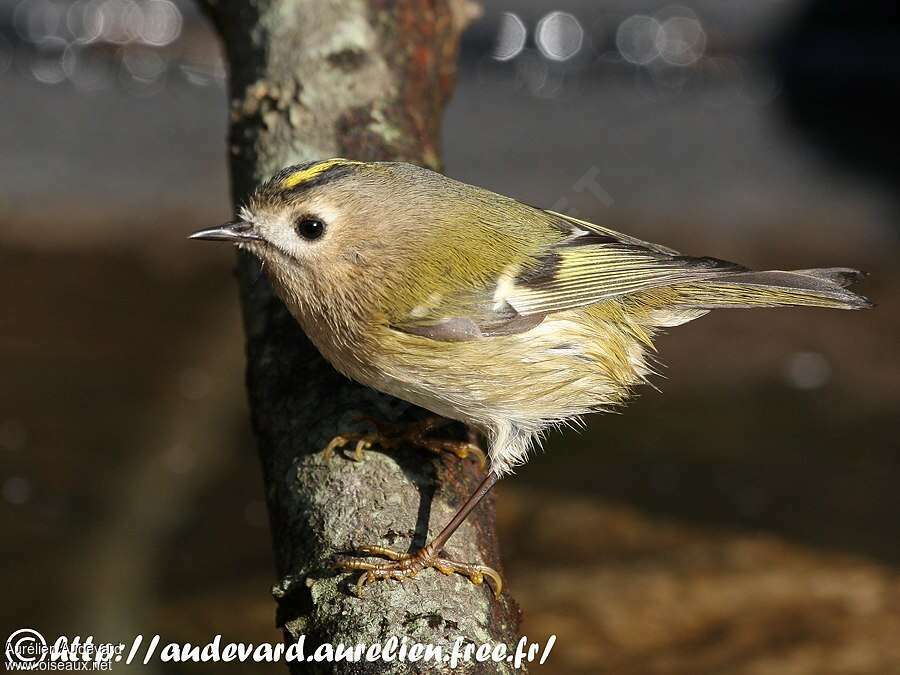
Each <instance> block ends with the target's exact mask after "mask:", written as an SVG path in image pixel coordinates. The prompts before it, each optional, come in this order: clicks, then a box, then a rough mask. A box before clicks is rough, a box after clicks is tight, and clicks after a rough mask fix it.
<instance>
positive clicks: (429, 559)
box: [337, 471, 503, 598]
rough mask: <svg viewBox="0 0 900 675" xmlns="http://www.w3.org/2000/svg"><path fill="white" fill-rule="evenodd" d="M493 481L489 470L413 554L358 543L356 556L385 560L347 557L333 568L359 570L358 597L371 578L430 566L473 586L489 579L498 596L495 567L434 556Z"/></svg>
mask: <svg viewBox="0 0 900 675" xmlns="http://www.w3.org/2000/svg"><path fill="white" fill-rule="evenodd" d="M497 480H498V479H497V476H496V474H494V472H492V471H489V472H488V475H487V476H485V478H484V480H483V481H481V484H480V485H479V486H478V488H477V489H476V490H475V492H473V493H472V496H470V497H469V498H468V499H467V500H466V503H465V504H463V505H462V507H461V508H460V509H459V511H457V512H456V514H455V515H454V516H453V518H452V519H451V520H450V522H449V523H447V525H446V526H445V527H444V529H443V530H441V532H440V534H438V535H437V536H436V537H435V538H434V539H432V540H431V542H429V543H428V544H426V545H425V546H424V547H423V548H421V549H419V550H418V551H416V552H415V553H397V552H396V551H394V550H393V549H389V548H385V547H384V546H360V547H358V548H357V549H355V550H354V551H353V554H355V555H357V556H360V557H375V558H384V559H386V560H387V562H369V561H367V560H352V559H351V560H342V561H340V562H338V563H337V567H338V568H339V569H342V570H351V571H359V572H361V574H360V575H359V578H358V579H357V580H356V587H355V588H356V594H357V595H359V596H362V594H363V589H364V588H365V587H366V585H367V584H370V583H372V582H373V581H381V580H385V579H393V580H395V581H405V580H406V579H411V578H412V577H414V576H416V574H418V573H419V572H420V571H421V570H423V569H426V568H429V567H431V568H434V569H436V570H437V571H438V572H441V573H442V574H446V575H448V576H449V575H451V574H461V575H463V576H465V577H468V578H469V581H471V582H472V583H473V584H476V585H479V584H482V583H484V580H485V579H489V580H490V582H491V586H492V587H493V591H494V597H495V598H499V597H500V592H501V591H502V590H503V580H502V579H501V577H500V575H499V574H498V573H497V571H496V570H494V569H493V568H491V567H488V566H487V565H477V564H474V563H460V562H456V561H455V560H450V559H449V558H443V557H441V556H440V555H438V554H439V553H441V550H442V549H443V548H444V544H446V543H447V540H448V539H449V538H450V537H451V536H452V535H453V533H454V532H456V530H457V528H459V526H460V525H462V523H463V521H464V520H465V519H466V518H467V517H468V515H469V514H470V513H471V512H472V510H473V509H474V508H475V507H476V506H478V504H479V502H481V500H482V499H484V497H485V495H487V493H488V492H490V490H491V488H492V487H494V485H496V483H497Z"/></svg>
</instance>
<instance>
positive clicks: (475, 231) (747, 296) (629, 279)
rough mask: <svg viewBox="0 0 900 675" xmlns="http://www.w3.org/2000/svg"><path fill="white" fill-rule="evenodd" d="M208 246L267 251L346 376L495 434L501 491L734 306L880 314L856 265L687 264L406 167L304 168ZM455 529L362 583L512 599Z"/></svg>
mask: <svg viewBox="0 0 900 675" xmlns="http://www.w3.org/2000/svg"><path fill="white" fill-rule="evenodd" d="M192 236H193V237H195V238H201V239H218V240H225V241H229V242H234V243H235V244H237V245H238V246H239V247H240V248H242V249H245V250H247V251H250V252H251V253H253V254H254V255H256V256H258V257H259V258H260V260H262V261H263V262H264V268H265V270H266V272H267V273H268V275H269V278H270V279H271V282H272V284H273V286H274V288H275V290H276V292H277V293H278V295H279V296H280V297H281V299H282V300H283V301H284V303H285V304H286V306H287V307H288V309H289V310H290V312H291V313H292V314H293V316H294V317H295V318H296V319H297V321H298V322H299V323H300V325H301V326H302V327H303V329H304V331H305V332H306V334H307V335H308V336H309V338H310V339H311V340H312V342H313V343H314V344H315V345H316V347H317V348H318V349H319V351H320V352H321V353H322V354H323V356H324V357H325V358H326V359H328V361H330V362H331V363H332V364H333V365H334V367H335V368H336V369H337V370H339V371H340V372H342V373H343V374H345V375H346V376H348V377H350V378H352V379H354V380H356V381H358V382H361V383H363V384H365V385H368V386H370V387H373V388H375V389H378V390H380V391H383V392H386V393H388V394H391V395H393V396H396V397H398V398H401V399H404V400H406V401H409V402H411V403H414V404H416V405H419V406H421V407H423V408H426V409H428V410H430V411H432V412H434V413H436V414H438V415H441V416H443V417H446V418H451V419H454V420H460V421H462V422H465V423H466V424H468V425H471V426H473V427H475V428H476V429H478V430H480V431H481V432H483V434H484V436H485V437H486V439H487V441H488V454H489V457H490V471H489V474H488V477H487V478H486V479H485V483H483V485H482V489H483V492H484V493H486V492H487V490H488V489H490V487H491V486H492V485H493V484H494V482H495V481H496V479H497V478H498V477H500V476H503V475H505V474H508V473H510V472H511V471H512V470H513V468H514V467H515V466H516V465H518V464H521V463H523V462H525V461H526V460H527V458H528V455H529V451H530V450H531V449H532V447H533V446H534V444H535V442H536V440H537V439H539V438H540V437H541V434H542V432H544V431H545V430H546V429H547V428H548V427H552V426H555V425H559V424H562V423H566V422H572V421H574V420H576V419H577V418H579V417H580V416H583V415H585V414H588V413H591V412H596V411H603V410H607V409H609V408H612V407H615V406H618V405H619V404H621V403H622V402H623V401H624V400H625V399H626V398H627V397H628V395H629V392H630V391H631V390H632V389H633V387H634V386H635V385H637V384H640V383H642V382H644V381H645V380H646V379H647V378H648V376H649V375H650V374H651V373H652V372H653V371H652V368H651V365H650V364H649V363H648V358H647V354H648V352H649V351H650V350H652V346H653V338H654V336H655V335H656V334H657V333H658V332H659V331H660V330H661V329H664V328H669V327H672V326H678V325H680V324H683V323H686V322H688V321H692V320H693V319H696V318H698V317H700V316H703V315H704V314H706V313H707V312H709V311H710V310H713V309H717V308H724V307H729V308H730V307H741V308H744V307H746V308H750V307H777V306H790V305H804V306H812V307H829V308H835V309H860V308H865V307H868V306H870V305H869V302H868V301H867V300H866V299H865V298H863V297H861V296H859V295H857V294H855V293H853V292H851V291H849V290H847V286H849V285H850V284H851V283H853V282H855V281H857V280H858V279H859V278H860V277H861V273H860V272H858V271H856V270H853V269H847V268H827V269H807V270H792V271H763V272H760V271H753V270H750V269H747V268H746V267H743V266H741V265H739V264H735V263H732V262H727V261H724V260H718V259H716V258H708V257H693V256H688V255H682V254H681V253H678V252H677V251H674V250H672V249H670V248H668V247H666V246H661V245H659V244H653V243H650V242H646V241H641V240H640V239H637V238H635V237H631V236H628V235H626V234H622V233H619V232H615V231H613V230H610V229H608V228H606V227H603V226H600V225H596V224H593V223H589V222H586V221H584V220H580V219H578V218H572V217H570V216H566V215H564V214H561V213H555V212H553V211H547V210H542V209H539V208H535V207H532V206H528V205H526V204H523V203H521V202H518V201H516V200H514V199H511V198H509V197H504V196H502V195H499V194H495V193H493V192H490V191H488V190H484V189H482V188H479V187H475V186H471V185H467V184H464V183H461V182H458V181H456V180H452V179H450V178H447V177H446V176H443V175H441V174H438V173H435V172H433V171H429V170H427V169H423V168H421V167H418V166H413V165H410V164H403V163H394V162H357V161H351V160H346V159H329V160H325V161H317V162H309V163H305V164H301V165H297V166H292V167H288V168H286V169H284V170H282V171H280V172H279V173H278V174H276V175H275V176H274V177H273V178H272V179H271V180H269V181H268V182H266V183H265V184H263V185H261V186H260V187H259V188H258V189H257V190H256V192H255V193H254V194H253V195H252V196H251V197H250V199H249V201H248V202H247V204H246V205H245V206H244V207H243V208H242V209H241V211H240V219H239V220H237V221H235V222H232V223H228V224H226V225H223V226H222V227H219V228H215V229H211V230H204V231H201V232H198V233H196V234H195V235H192ZM480 496H483V493H482V495H479V494H478V493H476V495H473V500H474V503H470V502H472V500H470V502H467V505H466V507H464V508H463V509H462V510H461V511H463V510H465V509H466V508H468V511H471V508H474V505H475V504H477V502H478V499H480ZM468 511H465V514H463V516H462V517H463V518H464V517H465V515H466V514H468ZM458 515H459V514H458ZM454 520H457V519H454ZM459 520H460V522H461V521H462V519H459ZM451 524H453V523H451ZM456 524H457V525H458V523H456ZM448 527H449V526H448ZM446 529H447V528H445V531H446ZM453 529H455V528H453ZM449 534H452V530H450V533H449ZM449 534H446V536H443V535H444V532H442V534H441V535H439V537H438V539H437V540H436V541H435V542H432V544H434V545H431V544H430V545H429V546H426V547H425V549H423V551H420V552H419V553H417V554H416V555H414V556H406V557H405V558H404V556H396V558H393V557H392V555H391V554H390V553H389V552H388V549H383V548H382V547H378V546H375V547H367V548H365V549H364V550H363V551H361V553H362V554H365V555H367V556H376V557H386V558H388V560H387V561H386V562H380V563H369V562H363V561H361V560H359V561H350V562H351V563H353V564H348V565H346V566H347V568H348V569H356V570H359V571H360V572H362V576H361V577H360V589H361V588H362V586H363V585H365V583H368V582H369V581H373V580H376V579H382V578H401V577H403V576H412V575H414V574H415V573H416V572H418V571H419V570H420V569H422V568H424V567H438V568H439V569H440V564H450V565H458V566H459V567H458V568H452V567H451V568H446V569H444V570H442V571H445V572H446V571H448V569H449V571H450V572H458V573H461V574H465V575H466V576H468V577H469V578H470V579H473V581H476V580H477V579H478V574H481V576H482V578H483V577H484V576H485V575H487V577H488V578H490V579H491V580H492V582H493V585H494V589H495V591H499V576H497V577H496V578H494V577H493V576H491V573H493V570H490V568H484V567H483V566H479V565H465V564H459V563H454V562H453V561H450V560H448V559H444V558H439V557H438V554H439V553H440V548H441V547H442V545H443V543H444V542H445V541H446V539H447V538H449ZM442 536H443V539H442V540H441V537H442ZM429 547H431V550H429ZM356 563H358V564H356ZM478 568H480V569H478ZM493 574H496V573H493Z"/></svg>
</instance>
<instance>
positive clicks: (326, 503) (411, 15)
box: [204, 0, 519, 673]
mask: <svg viewBox="0 0 900 675" xmlns="http://www.w3.org/2000/svg"><path fill="white" fill-rule="evenodd" d="M204 8H205V10H206V11H207V13H208V15H209V16H210V17H211V18H212V20H213V22H214V23H215V25H216V27H217V29H218V31H219V33H220V35H221V37H222V41H223V46H224V50H225V53H226V56H227V60H228V65H229V87H230V101H231V103H230V110H231V113H230V114H231V118H230V121H231V130H230V140H229V149H230V159H231V177H232V193H233V199H234V202H235V205H236V206H237V205H239V204H240V203H241V202H242V201H243V200H244V199H245V198H246V196H247V195H248V194H249V192H250V191H251V190H252V189H253V187H254V186H255V185H257V184H258V183H259V182H260V181H261V180H263V179H265V178H266V177H267V176H269V175H271V174H272V173H274V172H275V171H276V170H278V169H280V168H282V167H284V166H287V165H289V164H293V163H297V162H301V161H306V160H309V159H317V158H325V157H331V156H346V157H350V158H353V159H360V160H387V159H391V160H404V161H410V162H415V163H418V164H421V165H425V166H429V167H432V168H435V169H438V168H439V165H440V160H439V143H438V138H439V130H440V120H441V114H442V111H443V107H444V105H445V104H446V102H447V100H448V98H449V96H450V94H451V91H452V87H453V81H454V75H455V62H456V53H457V47H458V42H459V36H460V33H461V31H462V30H463V28H464V27H465V25H466V23H467V22H468V21H469V20H470V19H471V18H472V17H473V15H474V13H475V11H476V10H475V9H473V6H472V5H470V4H469V2H468V1H467V0H456V1H454V0H431V1H428V0H396V1H388V0H333V1H330V2H320V1H314V0H256V1H255V2H236V1H233V0H228V1H227V2H226V1H225V0H206V2H205V3H204ZM238 277H239V283H240V290H241V300H242V307H243V313H244V323H245V330H246V334H247V358H248V366H247V385H248V395H249V399H250V407H251V414H252V418H253V427H254V430H255V433H256V436H257V439H258V443H259V451H260V456H261V460H262V465H263V474H264V481H265V489H266V497H267V503H268V506H269V513H270V521H271V525H272V534H273V544H274V549H275V558H276V565H277V568H278V570H277V571H278V574H279V576H280V581H279V582H278V583H277V584H276V585H275V589H274V591H273V593H274V595H275V597H276V600H277V601H278V610H277V620H278V623H279V625H280V626H283V627H284V629H285V631H286V635H287V637H288V638H289V639H290V638H295V637H297V636H299V635H301V634H305V635H306V636H307V644H308V645H310V644H311V645H314V644H316V643H318V642H322V641H327V642H332V643H337V642H344V643H345V644H358V643H369V644H371V643H377V642H382V641H384V640H385V639H386V638H388V637H390V636H397V637H398V638H401V639H403V638H406V639H408V640H409V641H410V642H413V641H418V642H423V643H431V644H438V645H441V646H443V647H444V648H446V649H449V648H450V647H451V646H452V644H453V643H454V642H455V641H456V640H457V639H458V638H462V639H463V640H464V641H466V642H473V643H485V642H505V643H507V644H512V643H513V642H514V641H515V639H516V637H517V636H516V631H517V626H518V619H519V611H518V608H517V606H516V605H515V603H514V602H513V601H512V599H511V598H510V596H509V595H508V594H507V593H504V595H503V596H502V598H501V599H500V600H499V601H495V600H493V598H492V596H491V593H490V591H489V589H488V587H487V586H481V587H476V586H474V585H472V584H471V583H470V582H469V581H467V580H466V579H465V578H463V577H460V576H454V577H445V576H443V575H441V574H439V573H437V572H435V571H433V570H426V571H424V572H422V573H420V574H419V575H418V576H417V577H416V578H415V579H413V580H411V581H408V582H406V583H404V584H396V583H379V584H375V585H373V586H370V587H368V589H367V593H366V595H365V597H363V598H357V597H355V596H354V595H353V594H352V593H351V592H350V591H349V588H348V582H352V581H353V580H354V579H353V578H352V577H350V576H349V575H346V574H338V575H335V574H334V573H333V571H331V562H332V561H333V559H334V556H335V555H336V554H338V553H339V552H341V551H345V550H347V549H349V548H351V547H353V546H355V545H360V544H364V543H379V544H383V545H388V546H392V547H394V548H398V549H400V550H409V549H411V548H413V547H417V546H421V545H422V544H424V543H425V539H426V537H427V536H429V535H433V534H434V533H435V532H436V531H437V530H439V529H440V528H441V527H442V526H443V525H444V524H445V523H446V522H447V521H448V520H449V519H450V517H451V516H452V514H453V512H454V511H455V510H456V508H457V507H458V506H459V505H460V504H461V503H462V502H463V501H464V500H465V498H466V497H467V496H468V495H469V493H470V492H471V491H472V490H473V489H474V488H475V486H476V485H477V483H478V480H479V472H478V469H477V467H476V465H475V464H474V463H472V462H460V461H457V460H454V461H449V460H446V459H432V458H430V457H428V456H423V455H422V453H421V452H417V451H414V450H408V451H398V452H392V453H391V454H390V455H387V454H383V453H379V452H369V453H368V454H367V456H366V459H365V461H363V462H359V463H356V462H352V461H350V460H348V459H346V458H343V457H341V456H337V457H335V458H334V459H332V461H330V462H326V461H324V460H323V458H322V452H321V450H322V448H323V447H324V446H325V444H326V443H327V442H328V440H329V439H330V438H331V437H333V436H334V435H335V434H337V433H338V432H345V431H351V430H354V429H359V428H361V427H360V419H361V418H363V417H365V416H370V417H375V418H380V419H386V420H396V419H413V418H415V417H417V416H418V415H420V414H421V411H418V410H416V409H414V408H413V407H412V406H410V405H408V404H406V403H403V402H401V401H397V400H396V399H391V398H389V397H387V396H385V395H382V394H380V393H377V392H374V391H372V390H369V389H366V388H364V387H361V386H359V385H357V384H355V383H352V382H350V381H348V380H346V379H345V378H343V377H342V376H340V375H338V374H337V373H336V372H335V371H334V370H333V369H332V368H331V367H330V366H329V365H328V364H327V363H326V362H325V361H324V360H323V359H322V357H321V356H320V355H319V354H318V353H317V352H316V350H315V349H314V347H313V346H312V345H311V344H310V343H309V341H308V340H307V339H306V337H305V336H304V335H303V333H302V331H301V330H300V328H299V327H298V326H297V324H296V323H295V322H294V320H293V319H292V318H291V317H290V316H289V315H288V313H287V311H286V310H285V309H284V307H283V305H282V304H281V302H280V301H279V300H278V299H277V298H276V297H275V296H274V294H273V293H272V290H271V288H270V287H269V284H268V282H267V281H266V279H265V277H264V275H263V274H262V273H261V272H260V269H259V266H258V264H257V263H256V262H255V261H254V260H252V259H250V258H248V257H245V256H240V257H239V261H238ZM446 550H447V552H448V553H449V554H451V555H453V556H455V557H457V558H458V559H461V560H472V561H481V562H483V563H485V564H489V565H492V566H495V567H499V566H500V561H499V554H498V549H497V539H496V534H495V531H494V522H493V502H492V501H491V500H490V499H489V500H487V502H486V503H485V504H484V505H483V506H482V507H479V509H478V510H477V511H476V512H475V513H473V515H472V517H470V519H469V521H468V522H467V523H465V524H464V525H463V527H462V528H461V529H460V530H459V531H458V532H457V533H456V534H455V535H454V536H453V537H452V538H451V540H450V541H449V543H448V545H447V547H446ZM322 668H323V670H324V671H326V672H348V673H350V672H352V673H367V672H386V670H385V664H384V663H370V664H367V663H356V664H347V663H345V664H323V665H322ZM504 668H508V666H507V665H506V664H493V663H483V664H478V663H469V664H467V665H465V666H463V667H461V668H460V669H458V670H457V672H470V673H481V672H484V673H496V672H506V671H505V670H504ZM294 670H295V671H296V672H310V666H309V664H307V665H304V666H295V667H294ZM435 670H436V669H435V667H434V665H433V664H421V663H419V664H413V663H406V664H403V663H396V662H395V663H393V664H391V668H390V669H388V671H389V672H435Z"/></svg>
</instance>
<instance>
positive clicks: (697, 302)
mask: <svg viewBox="0 0 900 675" xmlns="http://www.w3.org/2000/svg"><path fill="white" fill-rule="evenodd" d="M864 276H865V274H864V273H863V272H860V271H858V270H854V269H849V268H846V267H828V268H824V269H812V270H793V271H790V272H781V271H769V272H753V271H746V272H744V271H741V272H733V273H726V274H722V275H721V276H716V277H713V278H710V279H704V280H701V281H694V282H689V283H683V284H675V285H672V286H670V287H669V288H668V290H670V291H671V292H672V293H673V294H674V297H673V299H672V304H674V305H675V306H677V307H682V308H684V309H686V310H709V309H718V308H722V307H785V306H798V305H800V306H808V307H830V308H833V309H865V308H867V307H871V306H872V303H871V302H869V300H868V299H866V298H864V297H863V296H861V295H857V294H856V293H854V292H853V291H850V290H847V289H848V287H849V286H850V285H852V284H854V283H856V282H857V281H859V280H860V279H862V278H863V277H864Z"/></svg>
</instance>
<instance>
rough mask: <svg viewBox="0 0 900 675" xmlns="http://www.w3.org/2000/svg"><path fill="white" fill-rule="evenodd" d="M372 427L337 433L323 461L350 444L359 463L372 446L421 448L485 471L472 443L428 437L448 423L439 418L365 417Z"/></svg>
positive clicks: (483, 460) (481, 453)
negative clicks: (398, 419)
mask: <svg viewBox="0 0 900 675" xmlns="http://www.w3.org/2000/svg"><path fill="white" fill-rule="evenodd" d="M365 419H366V421H367V422H369V423H370V424H372V426H374V427H375V431H370V432H365V433H362V432H353V433H347V434H340V435H338V436H335V437H334V438H332V439H331V441H330V442H329V443H328V445H327V446H325V449H324V451H323V453H322V454H323V458H324V459H325V461H326V462H327V461H330V460H331V458H332V457H333V456H334V453H335V451H337V450H340V449H341V448H344V447H347V446H348V445H351V444H353V459H354V461H357V462H359V461H361V460H362V459H363V456H364V454H365V451H366V450H368V449H369V448H371V447H372V446H373V445H378V446H379V447H380V448H382V449H384V450H394V449H396V448H398V447H400V446H402V445H411V446H413V447H416V448H422V449H424V450H428V451H430V452H433V453H435V454H441V453H444V452H449V453H451V454H453V455H455V456H456V457H457V458H459V459H469V458H470V457H471V458H473V459H475V460H476V461H477V462H478V464H479V465H480V466H481V468H482V469H484V468H485V467H486V466H487V457H486V456H485V454H484V451H483V450H482V449H481V448H479V447H478V446H477V445H476V444H475V443H473V442H471V441H459V440H452V439H445V438H434V437H432V436H430V435H429V433H430V432H431V431H433V430H434V429H436V428H438V427H441V426H444V425H445V424H447V423H448V421H447V420H445V419H443V418H440V417H429V418H428V419H425V420H423V421H421V422H414V423H412V424H389V423H385V422H380V421H378V420H374V419H372V418H368V417H367V418H365Z"/></svg>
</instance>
